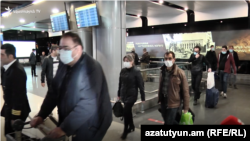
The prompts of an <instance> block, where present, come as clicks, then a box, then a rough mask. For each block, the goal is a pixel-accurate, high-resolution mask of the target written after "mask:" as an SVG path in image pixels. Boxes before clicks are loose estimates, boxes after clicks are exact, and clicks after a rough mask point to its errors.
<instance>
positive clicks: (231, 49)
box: [228, 46, 240, 89]
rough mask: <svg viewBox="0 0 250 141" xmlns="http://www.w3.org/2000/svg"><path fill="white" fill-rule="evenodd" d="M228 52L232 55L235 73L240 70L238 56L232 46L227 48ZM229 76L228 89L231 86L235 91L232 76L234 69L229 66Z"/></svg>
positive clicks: (233, 76) (234, 78)
mask: <svg viewBox="0 0 250 141" xmlns="http://www.w3.org/2000/svg"><path fill="white" fill-rule="evenodd" d="M229 52H230V53H231V54H232V56H233V59H234V62H235V66H236V71H237V70H238V69H239V68H240V61H239V56H238V53H237V52H235V51H234V46H229ZM231 70H232V71H231V72H232V73H231V74H230V75H229V79H228V80H229V87H232V85H233V86H234V88H235V89H237V87H236V75H234V74H233V73H234V69H233V66H231Z"/></svg>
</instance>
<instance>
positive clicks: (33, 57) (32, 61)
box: [29, 52, 36, 65]
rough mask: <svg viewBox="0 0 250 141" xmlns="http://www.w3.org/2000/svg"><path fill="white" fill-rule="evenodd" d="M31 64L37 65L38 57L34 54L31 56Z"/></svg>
mask: <svg viewBox="0 0 250 141" xmlns="http://www.w3.org/2000/svg"><path fill="white" fill-rule="evenodd" d="M29 62H30V64H31V65H36V55H35V54H34V52H32V53H31V54H30V58H29Z"/></svg>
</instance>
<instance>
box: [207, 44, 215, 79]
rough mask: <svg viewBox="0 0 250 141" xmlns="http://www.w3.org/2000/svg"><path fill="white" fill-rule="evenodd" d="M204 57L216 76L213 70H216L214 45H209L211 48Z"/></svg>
mask: <svg viewBox="0 0 250 141" xmlns="http://www.w3.org/2000/svg"><path fill="white" fill-rule="evenodd" d="M206 59H207V61H208V62H209V63H210V65H211V69H212V72H214V76H216V74H215V72H216V71H217V56H216V52H215V47H214V45H211V50H210V51H208V52H207V54H206Z"/></svg>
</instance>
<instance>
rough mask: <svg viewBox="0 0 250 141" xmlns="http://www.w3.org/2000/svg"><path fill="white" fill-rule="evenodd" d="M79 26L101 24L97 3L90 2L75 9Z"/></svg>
mask: <svg viewBox="0 0 250 141" xmlns="http://www.w3.org/2000/svg"><path fill="white" fill-rule="evenodd" d="M75 15H76V23H77V27H78V28H81V27H90V26H97V25H99V21H98V13H97V8H96V4H95V3H93V4H89V5H85V6H82V7H78V8H76V9H75Z"/></svg>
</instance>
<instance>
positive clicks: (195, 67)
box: [188, 54, 211, 71]
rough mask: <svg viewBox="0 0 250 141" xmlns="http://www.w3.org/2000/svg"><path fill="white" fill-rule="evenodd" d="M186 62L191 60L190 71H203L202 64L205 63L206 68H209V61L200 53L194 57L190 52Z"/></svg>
mask: <svg viewBox="0 0 250 141" xmlns="http://www.w3.org/2000/svg"><path fill="white" fill-rule="evenodd" d="M188 62H192V69H191V71H203V66H204V64H206V65H207V67H208V68H211V65H210V63H209V62H208V61H207V59H206V58H205V56H203V55H202V54H200V57H199V58H195V55H194V54H191V55H190V58H189V60H188Z"/></svg>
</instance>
